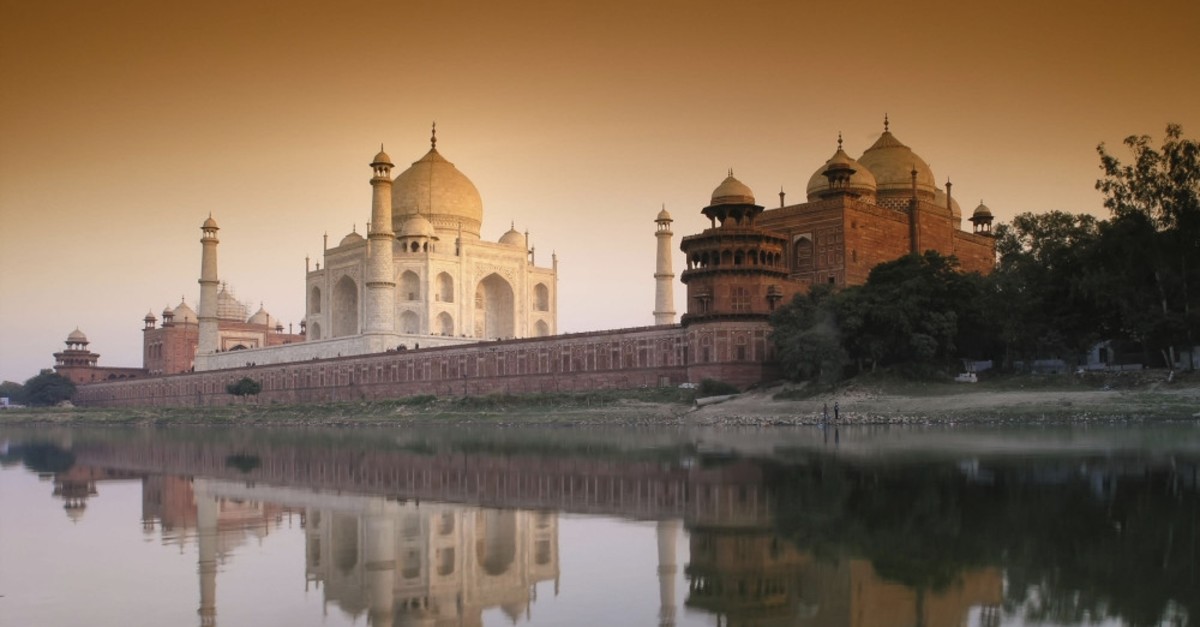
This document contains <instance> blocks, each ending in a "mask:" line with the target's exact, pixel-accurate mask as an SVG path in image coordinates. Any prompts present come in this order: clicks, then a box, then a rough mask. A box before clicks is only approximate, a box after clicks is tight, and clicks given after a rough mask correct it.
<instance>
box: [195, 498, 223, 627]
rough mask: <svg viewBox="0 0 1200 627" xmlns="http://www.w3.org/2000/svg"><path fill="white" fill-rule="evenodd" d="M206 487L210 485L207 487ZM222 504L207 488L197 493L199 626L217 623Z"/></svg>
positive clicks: (211, 625) (213, 626)
mask: <svg viewBox="0 0 1200 627" xmlns="http://www.w3.org/2000/svg"><path fill="white" fill-rule="evenodd" d="M205 487H207V486H205ZM219 509H220V504H219V503H217V499H216V497H214V496H212V495H211V494H208V490H207V489H202V490H197V491H196V543H197V545H198V547H197V552H198V553H199V556H200V559H199V562H200V563H199V568H198V569H197V572H198V573H199V574H200V609H199V610H197V612H196V613H197V614H199V615H200V627H216V624H217V534H218V532H219V529H218V528H217V523H218V521H217V516H218V514H219V513H220V512H219Z"/></svg>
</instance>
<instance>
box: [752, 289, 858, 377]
mask: <svg viewBox="0 0 1200 627" xmlns="http://www.w3.org/2000/svg"><path fill="white" fill-rule="evenodd" d="M835 308H836V305H835V294H834V292H833V291H832V290H831V289H830V288H829V287H828V286H826V285H818V286H815V287H813V288H812V290H811V291H809V293H808V294H797V295H796V298H794V299H793V300H792V302H791V303H789V304H787V305H784V306H783V307H780V308H779V309H777V310H775V311H774V312H773V313H772V314H771V327H772V331H771V341H772V342H774V343H775V348H776V351H777V353H778V355H779V365H780V368H781V369H782V371H783V374H784V376H786V377H788V378H789V379H793V380H796V381H800V380H804V379H815V380H817V381H821V382H824V383H833V382H836V381H838V380H840V379H841V378H842V368H843V367H844V366H845V365H846V362H847V358H846V351H845V350H844V349H843V348H842V335H841V333H840V332H839V330H838V326H837V316H836V313H835Z"/></svg>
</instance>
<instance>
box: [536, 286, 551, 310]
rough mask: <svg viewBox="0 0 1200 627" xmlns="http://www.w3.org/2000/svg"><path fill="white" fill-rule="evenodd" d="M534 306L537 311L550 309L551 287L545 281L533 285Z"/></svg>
mask: <svg viewBox="0 0 1200 627" xmlns="http://www.w3.org/2000/svg"><path fill="white" fill-rule="evenodd" d="M533 308H534V309H535V310H537V311H550V288H548V287H546V284H545V283H538V284H537V285H535V286H534V287H533Z"/></svg>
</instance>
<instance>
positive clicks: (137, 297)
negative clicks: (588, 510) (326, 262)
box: [0, 0, 1200, 380]
mask: <svg viewBox="0 0 1200 627" xmlns="http://www.w3.org/2000/svg"><path fill="white" fill-rule="evenodd" d="M1198 33H1200V3H1196V2H1194V1H1191V0H1188V1H1184V0H1178V1H1165V2H1153V1H1148V2H1145V3H1132V2H1122V3H1106V2H1095V1H1094V0H1093V1H1089V2H1074V1H1055V2H1045V1H1038V2H1009V3H1004V4H999V3H973V2H944V3H939V2H923V1H920V0H917V1H909V2H894V1H893V2H874V1H871V0H860V1H858V2H853V3H850V2H845V3H837V2H823V3H808V2H804V3H801V2H782V1H780V2H753V1H749V2H746V1H743V2H729V1H725V2H710V1H708V0H703V1H701V0H694V1H691V2H653V1H650V0H641V1H636V2H625V1H624V0H618V1H614V0H608V1H605V2H595V3H587V4H583V3H575V2H562V1H558V2H550V1H547V2H532V1H519V2H495V1H492V2H479V3H475V2H438V3H433V2H386V1H375V2H336V3H335V2H323V3H316V2H313V3H310V2H296V1H291V2H282V1H280V2H267V1H254V0H243V1H239V2H224V1H217V2H208V3H186V4H184V3H163V2H117V1H114V2H101V1H99V0H97V1H95V2H76V1H60V2H28V1H25V0H0V219H2V222H0V224H2V227H0V379H13V380H24V379H26V378H28V377H29V376H32V375H33V374H35V373H36V372H37V370H38V368H42V367H50V366H52V365H53V357H52V356H51V353H53V352H54V351H56V350H60V349H61V348H63V344H62V342H63V340H64V339H65V337H66V335H67V333H68V332H70V331H71V330H72V329H74V328H75V327H76V326H78V327H79V328H81V329H82V330H83V331H84V332H86V333H87V334H88V336H89V338H90V339H91V341H92V344H91V348H92V349H93V350H95V351H96V352H98V353H100V354H101V360H100V363H101V364H102V365H124V366H140V365H141V327H142V322H141V319H142V317H143V316H144V315H145V314H146V311H147V310H153V311H154V312H155V313H156V315H157V313H158V312H160V311H161V310H162V309H163V307H164V306H165V305H168V304H170V305H172V306H174V305H175V304H177V303H178V302H179V299H180V297H181V296H185V297H186V298H187V300H188V302H189V303H190V304H191V305H192V306H193V307H195V306H196V303H197V299H198V295H199V286H198V285H197V283H196V279H197V278H198V274H199V267H200V244H199V241H198V240H199V236H200V231H199V226H200V224H201V222H203V221H204V219H205V218H206V217H207V216H208V214H209V212H210V211H211V212H212V215H213V217H214V218H216V219H217V221H218V222H219V223H220V225H221V232H220V237H221V250H220V264H221V265H220V275H221V278H222V279H223V280H226V281H228V282H229V283H230V285H231V286H232V287H233V289H234V291H235V293H236V294H237V295H238V297H239V298H241V299H242V300H244V301H247V302H248V303H249V304H250V306H251V307H252V309H257V307H258V304H259V302H263V303H264V304H265V306H266V308H267V310H268V311H269V312H271V314H273V315H274V316H276V317H278V318H280V319H281V320H283V321H284V323H285V324H286V323H289V322H291V323H296V325H297V326H298V323H299V321H300V319H301V317H302V316H303V313H304V298H303V296H304V257H305V255H311V256H313V258H314V259H317V258H319V256H320V253H321V246H322V244H321V236H322V234H323V233H325V232H328V233H329V236H330V237H331V238H332V239H333V240H334V241H337V240H338V239H340V238H341V237H342V236H343V235H345V234H346V233H348V232H349V231H350V230H351V228H352V226H353V225H355V224H357V225H358V229H359V231H360V232H361V231H362V228H363V224H364V223H365V222H366V221H367V220H368V219H369V217H370V198H371V190H370V185H369V183H368V181H369V178H370V169H369V168H368V166H367V163H368V162H369V161H370V159H371V157H372V156H373V155H374V154H375V152H376V150H378V147H379V143H380V142H383V143H384V144H385V145H386V147H387V151H388V153H389V154H390V155H391V156H392V157H393V159H394V160H395V161H396V162H397V165H398V166H399V168H398V171H399V170H400V169H403V168H404V167H407V164H408V163H410V162H412V161H415V160H416V159H418V158H420V157H421V156H422V155H423V154H424V153H425V151H426V150H427V149H428V137H429V125H430V122H432V121H433V120H436V121H437V122H438V140H439V141H438V149H439V151H441V152H442V154H443V155H444V156H445V157H446V158H447V159H449V160H450V161H452V162H454V163H455V164H456V165H457V166H458V168H459V169H460V170H461V171H462V172H463V173H465V174H466V175H467V176H468V177H470V178H471V180H472V181H474V183H475V185H476V186H477V187H478V188H479V191H480V194H481V195H482V197H483V203H484V237H485V238H488V239H496V238H498V237H499V236H500V234H501V233H503V232H504V231H505V230H507V229H508V225H509V222H510V221H515V223H516V225H517V228H518V229H526V228H527V229H529V231H530V233H531V241H532V243H533V244H534V246H536V248H537V255H538V262H539V264H548V263H549V256H550V253H551V251H557V252H558V255H559V260H560V267H559V268H560V273H559V308H560V314H559V330H560V331H563V332H569V331H585V330H595V329H604V328H613V327H623V326H640V325H647V324H651V323H652V322H653V317H652V315H651V311H652V310H653V308H654V283H653V278H652V274H653V272H654V224H653V219H654V216H655V214H656V213H657V212H658V210H659V208H660V206H661V205H662V204H663V203H665V204H666V207H667V209H668V210H669V211H671V213H672V214H673V215H674V217H675V220H676V222H675V229H674V230H675V233H676V247H678V239H679V237H681V236H682V235H686V234H690V233H695V232H697V231H699V230H701V229H702V228H703V227H704V225H705V224H706V222H707V221H706V220H704V219H703V217H702V216H701V215H700V213H699V211H700V209H701V208H702V207H703V206H704V205H705V204H707V201H708V198H709V194H710V193H711V191H712V189H713V188H714V187H715V186H716V185H717V184H718V183H720V182H721V180H722V178H724V174H725V172H726V170H727V169H728V168H731V167H732V168H733V169H734V173H735V174H736V175H737V177H738V178H739V179H741V180H742V181H743V182H745V183H746V184H747V185H749V186H750V187H751V188H752V189H753V190H754V191H755V193H756V196H757V198H758V201H759V203H760V204H763V205H765V206H767V207H773V206H777V205H778V202H779V201H778V192H779V189H780V187H783V188H784V189H785V190H786V191H787V193H788V201H789V202H798V201H801V200H802V199H803V196H804V185H805V183H806V182H807V180H808V178H809V176H811V174H812V173H813V172H814V171H815V170H816V169H817V168H818V167H819V166H820V165H821V164H822V163H823V162H824V160H825V159H827V158H828V157H829V156H830V155H831V154H832V152H833V150H834V148H835V143H836V137H837V133H838V131H842V132H843V133H844V135H845V138H846V149H847V152H849V153H850V154H851V155H852V156H855V157H857V156H858V155H860V154H861V153H862V151H863V150H864V149H865V148H866V147H868V146H869V145H870V143H871V142H872V141H874V139H875V137H876V136H877V135H878V133H879V132H880V131H881V130H882V118H883V114H884V113H885V112H886V113H888V114H889V116H890V117H891V121H892V126H891V128H892V131H893V132H894V133H895V135H896V136H897V137H898V138H899V139H900V140H901V141H903V142H905V143H906V144H908V145H909V146H911V147H912V148H913V149H914V150H915V151H916V152H917V153H918V154H919V155H921V156H922V157H924V158H925V160H926V161H928V162H929V163H930V165H931V166H932V168H933V171H934V174H935V176H937V177H938V181H939V184H942V183H944V182H945V180H946V178H947V177H949V178H950V179H951V180H952V181H953V183H954V196H955V198H957V199H958V200H959V202H960V203H961V204H962V206H963V209H964V211H965V212H967V213H969V212H970V210H971V209H972V208H974V206H975V205H976V204H977V203H978V201H979V200H980V199H982V200H984V202H986V203H987V205H988V206H989V207H991V209H992V210H993V212H994V213H995V214H996V216H997V219H998V220H1000V221H1007V220H1008V219H1010V218H1011V217H1012V216H1013V215H1014V214H1016V213H1018V212H1022V211H1048V210H1054V209H1061V210H1067V211H1075V212H1084V211H1086V212H1092V213H1096V214H1098V215H1103V214H1104V209H1103V207H1102V206H1101V204H1100V197H1099V195H1098V194H1097V193H1096V192H1095V191H1094V189H1093V185H1094V183H1095V179H1096V178H1097V176H1098V175H1099V169H1098V163H1099V162H1098V159H1097V156H1096V152H1095V148H1096V145H1097V144H1098V143H1100V142H1102V141H1103V142H1107V143H1108V144H1109V145H1110V146H1112V147H1113V148H1114V149H1116V150H1117V151H1118V152H1121V151H1120V146H1119V144H1120V141H1121V140H1122V139H1123V138H1124V137H1125V136H1127V135H1130V134H1150V135H1153V136H1155V137H1160V136H1161V134H1162V131H1163V129H1164V128H1165V125H1166V124H1167V123H1168V122H1178V123H1181V124H1183V125H1184V131H1185V133H1186V134H1187V135H1188V136H1190V137H1196V136H1197V135H1198V134H1200V36H1198ZM1121 154H1123V152H1121ZM968 226H969V225H968ZM675 266H676V268H675V269H676V273H677V274H678V272H679V271H680V270H681V267H682V255H681V254H678V253H677V255H676V260H675ZM677 287H679V288H681V287H682V286H677ZM683 306H684V303H683V297H682V289H678V290H677V297H676V308H677V310H679V311H680V312H682V310H683Z"/></svg>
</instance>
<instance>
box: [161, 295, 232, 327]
mask: <svg viewBox="0 0 1200 627" xmlns="http://www.w3.org/2000/svg"><path fill="white" fill-rule="evenodd" d="M221 293H222V294H224V292H221ZM217 302H220V300H219V299H218V301H217ZM172 313H173V315H174V316H175V324H185V323H190V324H196V323H198V322H199V321H200V319H199V318H197V317H196V312H195V311H194V310H193V309H192V308H191V307H189V306H188V304H187V303H186V302H184V301H182V300H181V301H179V305H178V306H177V307H175V311H174V312H172Z"/></svg>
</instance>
